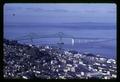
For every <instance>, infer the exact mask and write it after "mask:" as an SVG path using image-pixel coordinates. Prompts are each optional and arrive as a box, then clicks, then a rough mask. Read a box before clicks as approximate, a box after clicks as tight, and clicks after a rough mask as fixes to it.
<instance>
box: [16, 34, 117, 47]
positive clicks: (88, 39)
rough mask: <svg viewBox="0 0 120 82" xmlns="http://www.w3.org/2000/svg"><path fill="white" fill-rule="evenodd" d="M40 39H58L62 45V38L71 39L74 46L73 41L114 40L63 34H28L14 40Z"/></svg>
mask: <svg viewBox="0 0 120 82" xmlns="http://www.w3.org/2000/svg"><path fill="white" fill-rule="evenodd" d="M40 38H59V42H61V43H62V39H63V38H71V39H72V42H71V43H72V45H74V44H75V40H78V41H79V43H88V42H105V41H112V40H115V39H113V38H88V37H74V36H72V35H68V34H65V33H63V32H58V33H55V34H48V35H38V34H36V33H29V34H27V35H25V36H21V37H17V38H15V39H14V40H18V41H20V40H31V42H33V39H40Z"/></svg>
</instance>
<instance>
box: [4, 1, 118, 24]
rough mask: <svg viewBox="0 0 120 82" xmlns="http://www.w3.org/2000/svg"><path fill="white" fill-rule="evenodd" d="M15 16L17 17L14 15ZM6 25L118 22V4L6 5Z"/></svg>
mask: <svg viewBox="0 0 120 82" xmlns="http://www.w3.org/2000/svg"><path fill="white" fill-rule="evenodd" d="M13 14H15V15H13ZM4 21H5V23H6V24H7V23H16V22H17V23H23V22H24V23H79V22H104V23H115V22H116V4H112V3H108V4H105V3H101V4H100V3H99V4H95V3H94V4H90V3H89V4H88V3H86V4H79V3H61V4H60V3H41V4H40V3H36V4H35V3H34V4H33V3H32V4H26V3H21V4H20V3H19V4H15V3H14V4H13V3H9V4H5V5H4Z"/></svg>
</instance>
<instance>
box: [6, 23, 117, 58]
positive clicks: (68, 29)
mask: <svg viewBox="0 0 120 82" xmlns="http://www.w3.org/2000/svg"><path fill="white" fill-rule="evenodd" d="M97 26H99V28H97ZM88 27H89V28H88ZM58 32H63V33H65V34H68V35H72V36H75V37H82V38H86V39H87V38H91V40H92V38H106V39H107V38H111V39H114V40H110V41H105V42H104V41H103V42H95V41H94V42H88V43H85V42H83V43H79V41H78V40H75V43H74V45H72V40H71V38H63V39H62V41H63V42H64V45H63V48H64V49H74V50H77V51H79V52H90V53H93V54H99V55H102V56H104V57H108V58H116V28H115V26H113V25H103V26H102V25H101V24H97V25H95V24H94V25H89V24H86V25H70V26H69V25H59V24H56V25H55V24H54V25H49V24H46V25H42V24H5V25H4V37H5V38H8V39H15V38H18V37H21V38H22V36H25V35H27V34H29V33H36V34H39V35H50V34H55V33H58ZM21 42H22V43H27V42H28V43H29V42H30V41H29V40H26V41H21ZM33 42H34V44H36V45H41V44H53V45H57V43H58V42H59V38H40V39H35V40H33Z"/></svg>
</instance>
